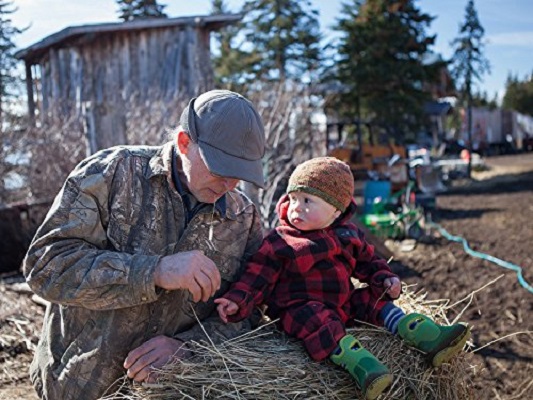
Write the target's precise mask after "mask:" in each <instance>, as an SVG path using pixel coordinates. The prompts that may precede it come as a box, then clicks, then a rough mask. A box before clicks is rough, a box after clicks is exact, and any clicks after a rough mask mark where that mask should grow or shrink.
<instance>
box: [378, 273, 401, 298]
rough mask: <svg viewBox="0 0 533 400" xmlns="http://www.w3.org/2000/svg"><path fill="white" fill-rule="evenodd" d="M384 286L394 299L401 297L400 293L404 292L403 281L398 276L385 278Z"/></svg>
mask: <svg viewBox="0 0 533 400" xmlns="http://www.w3.org/2000/svg"><path fill="white" fill-rule="evenodd" d="M383 286H384V287H385V289H386V291H387V293H388V294H389V296H390V297H391V298H392V299H397V298H398V297H400V293H401V292H402V283H401V282H400V280H399V279H398V278H396V277H394V278H387V279H385V280H384V281H383Z"/></svg>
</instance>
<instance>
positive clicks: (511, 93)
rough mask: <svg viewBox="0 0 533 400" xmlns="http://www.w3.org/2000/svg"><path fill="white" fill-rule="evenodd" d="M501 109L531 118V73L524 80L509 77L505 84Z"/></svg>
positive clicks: (532, 109) (532, 103) (532, 89)
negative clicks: (527, 115)
mask: <svg viewBox="0 0 533 400" xmlns="http://www.w3.org/2000/svg"><path fill="white" fill-rule="evenodd" d="M502 105H503V107H504V108H506V109H510V110H515V111H518V112H519V113H522V114H529V115H532V116H533V73H531V75H529V77H527V76H526V77H525V79H524V80H520V79H518V77H517V76H512V75H509V76H508V77H507V81H506V83H505V95H504V96H503V104H502Z"/></svg>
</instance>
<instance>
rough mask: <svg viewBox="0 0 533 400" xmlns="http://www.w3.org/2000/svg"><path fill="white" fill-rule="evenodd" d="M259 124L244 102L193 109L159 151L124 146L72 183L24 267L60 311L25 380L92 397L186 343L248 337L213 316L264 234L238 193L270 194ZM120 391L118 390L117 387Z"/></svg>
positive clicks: (54, 394) (201, 101)
mask: <svg viewBox="0 0 533 400" xmlns="http://www.w3.org/2000/svg"><path fill="white" fill-rule="evenodd" d="M264 148H265V139H264V130H263V124H262V121H261V117H260V116H259V114H258V113H257V111H256V110H255V108H254V107H253V105H252V103H250V101H249V100H247V99H246V98H244V97H242V96H241V95H239V94H237V93H234V92H230V91H225V90H214V91H210V92H207V93H204V94H202V95H200V96H199V97H197V98H194V99H192V100H191V101H190V103H189V105H188V107H187V108H186V109H185V110H184V111H183V114H182V116H181V121H180V126H179V127H178V129H177V130H176V132H175V137H174V138H173V140H172V141H171V142H169V143H166V144H165V145H163V146H161V147H148V146H119V147H114V148H110V149H107V150H103V151H100V152H98V153H96V154H94V155H93V156H91V157H89V158H87V159H86V160H84V161H82V162H81V163H80V164H79V165H78V166H77V167H76V168H75V169H74V171H73V172H72V173H71V174H70V175H69V177H68V178H67V180H66V182H65V184H64V186H63V188H62V189H61V191H60V193H59V194H58V196H57V197H56V199H55V202H54V204H53V206H52V208H51V210H50V212H49V213H48V215H47V217H46V220H45V221H44V223H43V224H42V226H41V227H40V228H39V230H38V231H37V234H36V235H35V238H34V239H33V242H32V244H31V246H30V248H29V250H28V254H27V256H26V258H25V260H24V273H25V275H26V279H27V281H28V283H29V285H30V286H31V288H32V290H33V291H34V292H35V293H37V294H38V295H40V296H42V297H43V298H45V299H47V300H49V301H50V302H51V304H50V305H49V306H48V308H47V310H46V316H45V320H44V327H43V331H42V336H41V339H40V341H39V345H38V348H37V351H36V354H35V358H34V360H33V363H32V365H31V369H30V373H31V379H32V382H33V383H34V386H35V388H36V390H37V392H38V394H39V396H40V397H41V398H43V399H50V400H59V399H61V400H69V399H73V400H74V399H75V400H80V399H96V398H99V397H101V396H102V395H103V394H104V393H105V392H106V391H108V390H112V388H113V383H114V382H115V381H116V380H117V379H118V378H120V377H121V376H123V375H124V373H125V371H127V375H128V376H129V377H130V378H132V379H134V380H136V381H139V382H142V381H151V380H153V375H154V374H153V373H152V374H150V372H151V370H152V368H153V367H161V366H162V365H164V364H165V363H167V362H168V361H169V360H170V358H171V357H172V356H177V357H183V356H184V355H185V354H186V352H187V345H186V344H187V341H189V340H191V339H200V338H202V337H203V336H204V334H203V331H202V329H201V328H202V327H201V326H199V325H198V323H197V319H199V320H200V321H202V324H203V326H204V328H205V329H206V331H207V332H208V334H209V335H210V337H211V338H212V339H213V340H215V341H216V340H221V339H223V338H228V337H232V336H235V335H237V334H239V333H240V332H241V331H243V330H246V329H249V322H248V321H246V322H245V323H242V324H240V323H239V324H233V325H231V326H229V327H228V326H224V324H223V323H222V322H221V321H220V320H219V319H218V317H217V316H216V315H215V314H216V313H215V314H214V315H213V316H212V312H213V311H214V309H215V307H214V303H213V298H214V297H215V296H218V295H219V294H220V293H221V292H222V291H224V290H226V289H227V287H228V286H229V283H230V282H232V281H233V280H234V277H235V275H236V273H237V271H238V270H239V268H240V266H241V263H242V262H243V260H245V259H246V258H247V256H248V255H250V254H252V253H254V252H255V251H256V250H257V248H258V247H259V245H260V243H261V239H262V235H261V228H260V221H259V214H258V212H257V210H256V209H255V207H254V205H253V204H252V202H251V201H250V200H249V199H247V198H246V197H245V196H243V195H242V194H241V193H240V192H238V191H236V190H235V187H236V186H237V184H238V182H239V181H240V180H245V181H248V182H252V183H254V184H256V185H259V186H263V185H264V181H263V175H262V165H261V159H262V157H263V155H264ZM110 388H111V389H110Z"/></svg>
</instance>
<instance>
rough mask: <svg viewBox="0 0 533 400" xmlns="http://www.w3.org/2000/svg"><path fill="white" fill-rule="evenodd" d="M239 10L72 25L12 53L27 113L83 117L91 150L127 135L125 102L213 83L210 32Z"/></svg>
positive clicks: (187, 92) (190, 92) (183, 93)
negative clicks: (22, 78) (19, 66)
mask: <svg viewBox="0 0 533 400" xmlns="http://www.w3.org/2000/svg"><path fill="white" fill-rule="evenodd" d="M241 17H242V16H241V15H239V14H221V15H209V16H192V17H179V18H160V19H149V20H134V21H130V22H117V23H104V24H91V25H83V26H73V27H68V28H65V29H63V30H61V31H59V32H57V33H54V34H52V35H50V36H48V37H46V38H44V39H43V40H41V41H40V42H38V43H35V44H33V45H31V46H29V47H27V48H26V49H23V50H21V51H19V52H18V53H17V55H16V56H17V57H18V58H19V59H21V60H24V62H25V65H26V83H27V85H26V87H27V93H28V109H29V115H30V119H31V120H32V121H34V122H35V121H36V118H39V122H40V123H41V124H43V123H46V122H47V121H51V120H52V119H54V118H55V117H60V118H65V117H67V118H69V117H75V118H80V119H81V120H83V126H84V127H85V128H84V129H85V130H86V131H87V132H86V134H87V139H88V142H89V147H90V151H91V152H94V151H96V150H98V149H101V148H105V147H109V146H111V145H115V144H121V143H126V139H125V138H126V132H125V123H124V122H125V113H124V111H125V104H126V103H127V101H128V100H129V99H130V98H131V96H137V97H136V98H137V99H138V100H139V101H141V102H142V101H150V100H151V99H168V100H171V99H173V98H176V97H177V96H178V97H180V98H190V97H192V96H195V95H197V94H199V93H200V92H202V91H205V90H209V89H211V88H212V86H213V70H212V67H211V60H210V58H211V51H210V43H209V42H210V32H211V31H214V30H217V29H220V28H221V27H223V26H225V25H228V24H231V23H235V22H236V21H238V20H240V19H241Z"/></svg>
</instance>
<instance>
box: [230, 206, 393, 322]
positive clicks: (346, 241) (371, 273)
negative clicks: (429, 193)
mask: <svg viewBox="0 0 533 400" xmlns="http://www.w3.org/2000/svg"><path fill="white" fill-rule="evenodd" d="M288 206H289V200H288V196H283V197H282V198H281V199H280V201H279V202H278V204H277V207H276V211H277V213H278V215H279V219H280V226H278V227H277V228H276V229H274V230H273V231H272V232H271V233H270V234H269V235H268V236H267V237H266V238H265V239H264V240H263V243H262V245H261V247H260V248H259V250H258V252H257V253H256V254H255V255H254V256H253V257H252V258H251V259H250V261H249V262H248V264H247V266H246V269H245V270H244V272H243V274H242V275H241V277H240V279H239V280H238V281H237V282H234V283H233V284H232V286H231V288H230V290H229V291H228V292H227V293H226V294H225V295H224V296H223V297H225V298H227V299H229V300H232V301H234V302H235V303H237V305H238V306H239V311H238V312H237V313H236V314H234V315H231V316H228V320H230V321H232V322H236V321H240V320H242V319H244V318H246V317H248V316H249V315H250V314H251V312H252V311H253V308H254V307H255V306H256V305H260V304H266V305H267V306H268V311H267V313H268V315H269V316H271V317H272V318H277V317H278V316H279V314H280V312H281V311H283V310H284V309H287V308H291V307H293V306H298V305H300V304H303V303H306V302H308V301H320V302H323V303H324V304H326V305H327V306H328V307H331V308H332V309H335V310H337V311H338V313H339V316H340V317H341V319H342V320H343V322H346V321H347V320H348V318H349V317H348V313H349V299H350V295H351V292H352V291H353V290H354V286H353V284H352V282H351V280H350V278H351V277H354V278H356V279H358V280H359V281H361V282H364V283H367V284H368V285H369V286H371V288H372V289H373V291H374V289H375V290H376V291H377V292H378V293H377V294H378V295H380V294H382V293H383V281H384V280H385V279H386V278H388V277H394V276H396V275H395V274H394V273H392V271H391V270H390V268H389V266H388V264H387V262H386V261H385V260H383V259H381V258H379V257H378V256H376V255H375V254H374V246H372V245H371V244H369V243H368V242H367V241H366V240H365V237H364V234H363V232H362V231H361V230H360V229H359V228H357V227H356V226H355V225H354V224H353V223H352V222H350V219H351V218H352V217H353V215H354V213H355V209H356V205H355V202H354V201H352V203H351V204H350V206H349V207H348V209H347V210H346V211H345V212H344V213H343V215H342V216H341V217H339V218H338V219H337V220H336V221H335V222H334V223H333V224H332V225H330V226H329V227H327V228H325V229H322V230H316V231H307V232H304V231H300V230H298V229H296V228H294V227H293V226H292V225H290V223H289V222H288V219H287V209H288ZM384 297H385V299H388V296H387V295H385V296H384Z"/></svg>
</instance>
